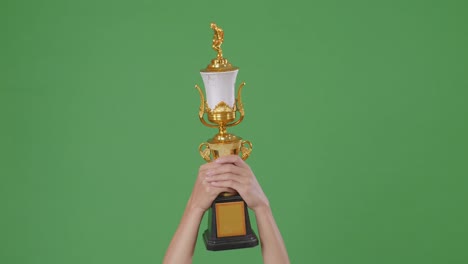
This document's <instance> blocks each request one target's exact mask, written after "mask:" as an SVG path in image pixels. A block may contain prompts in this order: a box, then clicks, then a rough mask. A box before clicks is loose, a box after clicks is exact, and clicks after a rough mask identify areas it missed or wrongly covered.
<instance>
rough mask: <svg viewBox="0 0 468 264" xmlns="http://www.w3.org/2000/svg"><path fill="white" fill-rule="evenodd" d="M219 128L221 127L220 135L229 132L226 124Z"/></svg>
mask: <svg viewBox="0 0 468 264" xmlns="http://www.w3.org/2000/svg"><path fill="white" fill-rule="evenodd" d="M218 129H219V135H221V136H224V135H226V134H227V131H226V126H225V125H221V126H219V127H218Z"/></svg>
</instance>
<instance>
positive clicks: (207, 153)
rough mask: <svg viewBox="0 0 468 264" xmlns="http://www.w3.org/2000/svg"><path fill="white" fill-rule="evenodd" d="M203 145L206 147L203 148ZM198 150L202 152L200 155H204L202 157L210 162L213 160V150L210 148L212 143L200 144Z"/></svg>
mask: <svg viewBox="0 0 468 264" xmlns="http://www.w3.org/2000/svg"><path fill="white" fill-rule="evenodd" d="M203 146H205V149H203ZM198 152H200V155H201V156H202V158H203V159H204V160H206V161H207V162H210V161H211V156H210V154H211V150H210V145H208V143H206V142H203V143H201V144H200V146H198Z"/></svg>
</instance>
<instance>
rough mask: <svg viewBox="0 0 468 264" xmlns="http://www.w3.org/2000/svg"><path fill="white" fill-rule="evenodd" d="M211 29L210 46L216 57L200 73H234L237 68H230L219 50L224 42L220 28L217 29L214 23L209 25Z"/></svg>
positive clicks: (229, 64) (230, 65)
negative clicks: (211, 43) (212, 32)
mask: <svg viewBox="0 0 468 264" xmlns="http://www.w3.org/2000/svg"><path fill="white" fill-rule="evenodd" d="M211 28H212V29H213V31H214V35H213V45H212V46H211V47H212V48H213V49H214V50H215V51H216V52H217V53H218V55H217V56H216V58H214V59H213V60H211V63H210V64H208V66H207V67H206V68H205V69H202V70H201V71H202V72H227V71H234V70H237V69H239V68H237V67H234V66H232V64H231V63H229V61H228V60H227V59H225V58H223V50H222V49H221V44H223V41H224V31H223V29H222V28H220V27H218V26H217V25H216V24H215V23H211Z"/></svg>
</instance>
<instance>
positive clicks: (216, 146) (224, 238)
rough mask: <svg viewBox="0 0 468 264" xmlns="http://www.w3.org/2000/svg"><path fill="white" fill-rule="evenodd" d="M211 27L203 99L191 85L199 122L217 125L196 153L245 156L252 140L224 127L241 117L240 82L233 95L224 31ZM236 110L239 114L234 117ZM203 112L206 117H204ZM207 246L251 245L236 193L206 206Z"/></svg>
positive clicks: (210, 156)
mask: <svg viewBox="0 0 468 264" xmlns="http://www.w3.org/2000/svg"><path fill="white" fill-rule="evenodd" d="M211 28H212V29H213V31H214V36H213V45H212V48H213V49H214V50H215V51H216V52H217V56H216V58H214V59H213V60H211V63H210V64H209V65H208V66H207V67H206V68H205V69H203V70H201V71H200V74H201V76H202V79H203V83H204V84H205V92H206V99H205V96H204V95H203V91H202V89H201V88H200V87H199V86H198V85H195V87H196V88H197V89H198V92H199V93H200V99H201V102H200V110H199V113H198V116H199V118H200V121H201V122H202V124H204V125H205V126H207V127H211V128H218V130H219V131H218V133H217V134H216V135H215V136H214V137H213V138H211V139H209V140H208V141H207V142H204V143H202V144H200V146H199V148H198V149H199V151H200V155H201V156H202V157H203V159H205V160H206V161H207V162H211V161H212V160H214V159H217V158H218V157H221V156H226V155H241V157H242V159H244V160H245V159H247V158H248V157H249V155H250V153H251V151H252V143H251V142H250V141H248V140H243V139H242V138H241V137H238V136H235V135H233V134H230V133H228V132H227V131H226V129H227V128H228V127H232V126H235V125H238V124H239V123H240V122H242V120H243V119H244V106H243V104H242V98H241V93H242V88H243V87H244V85H245V83H244V82H243V83H241V85H240V86H239V88H238V90H237V97H236V98H235V97H234V95H235V87H234V85H235V82H236V77H237V73H238V71H239V68H237V67H233V66H232V65H231V64H230V63H229V62H228V60H227V59H225V58H223V52H222V49H221V45H222V44H223V41H224V31H223V30H222V29H221V28H220V27H218V26H217V25H216V24H214V23H211ZM236 112H239V115H240V116H239V118H238V119H237V120H236ZM205 114H206V117H207V119H208V121H206V120H205ZM203 238H204V241H205V245H206V248H207V249H208V250H226V249H236V248H246V247H254V246H256V245H258V238H257V236H256V235H255V233H254V232H253V230H252V228H251V225H250V220H249V213H248V210H247V205H246V203H245V202H244V200H242V197H240V195H239V194H237V193H222V194H221V195H219V196H218V197H217V198H216V200H215V201H214V202H213V204H212V205H211V208H210V210H209V222H208V229H207V230H206V231H205V232H204V233H203Z"/></svg>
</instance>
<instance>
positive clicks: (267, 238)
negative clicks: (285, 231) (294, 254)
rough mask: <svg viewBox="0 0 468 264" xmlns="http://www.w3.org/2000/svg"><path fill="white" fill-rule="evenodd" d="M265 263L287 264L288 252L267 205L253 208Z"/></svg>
mask: <svg viewBox="0 0 468 264" xmlns="http://www.w3.org/2000/svg"><path fill="white" fill-rule="evenodd" d="M255 216H256V218H257V226H258V233H259V235H260V242H261V246H262V255H263V262H264V263H265V264H276V263H278V264H287V263H290V262H289V257H288V252H287V251H286V246H285V245H284V242H283V238H282V237H281V233H280V231H279V229H278V226H277V225H276V222H275V219H274V218H273V214H272V212H271V209H270V207H269V206H265V207H263V208H261V209H257V210H255Z"/></svg>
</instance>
